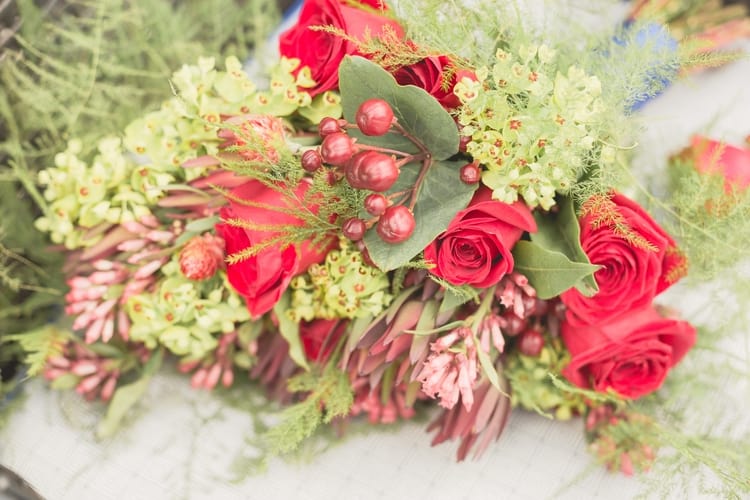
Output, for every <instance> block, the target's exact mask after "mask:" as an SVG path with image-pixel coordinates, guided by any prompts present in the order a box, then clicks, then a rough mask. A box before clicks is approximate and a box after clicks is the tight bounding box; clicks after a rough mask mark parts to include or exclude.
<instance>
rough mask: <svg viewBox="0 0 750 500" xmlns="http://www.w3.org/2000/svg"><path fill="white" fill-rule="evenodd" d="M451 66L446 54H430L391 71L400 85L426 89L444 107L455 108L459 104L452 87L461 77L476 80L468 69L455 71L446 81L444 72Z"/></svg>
mask: <svg viewBox="0 0 750 500" xmlns="http://www.w3.org/2000/svg"><path fill="white" fill-rule="evenodd" d="M450 66H452V62H451V60H450V58H448V56H431V57H426V58H424V59H422V60H421V61H419V62H417V63H414V64H412V65H411V66H403V67H401V68H399V69H398V70H396V72H395V73H393V76H394V78H396V81H397V82H398V83H399V84H401V85H414V86H416V87H419V88H421V89H424V90H425V91H427V93H428V94H430V95H431V96H432V97H434V98H435V99H436V100H437V101H438V102H439V103H440V104H442V105H443V106H444V107H446V108H455V107H457V106H459V105H460V104H461V101H459V99H458V96H456V94H454V93H453V87H455V86H456V83H458V82H460V81H461V79H462V78H464V77H466V78H471V79H472V80H476V75H474V73H472V72H471V71H468V70H464V69H461V70H458V71H455V72H454V73H453V74H452V75H451V77H450V79H449V80H448V81H447V82H444V77H443V75H444V73H445V72H446V71H447V70H448V69H449V68H450Z"/></svg>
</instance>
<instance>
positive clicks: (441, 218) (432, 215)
mask: <svg viewBox="0 0 750 500" xmlns="http://www.w3.org/2000/svg"><path fill="white" fill-rule="evenodd" d="M461 165H463V162H457V161H453V162H450V161H438V162H434V163H433V165H432V166H431V167H430V169H429V170H428V171H427V174H426V175H425V177H424V180H423V182H422V185H421V188H420V190H419V194H418V196H417V202H416V204H415V206H414V219H415V220H416V223H417V224H416V227H415V229H414V233H413V234H412V235H411V237H410V238H409V239H408V240H406V241H404V242H402V243H395V244H393V243H386V242H384V241H383V240H382V239H380V237H379V236H378V234H377V232H376V231H375V228H374V227H373V228H371V229H370V230H369V231H368V232H367V233H366V234H365V239H364V241H365V245H366V246H367V251H368V253H369V254H370V258H371V259H372V261H373V262H374V263H375V265H376V266H377V267H378V268H380V269H381V270H383V271H391V270H393V269H397V268H399V267H402V266H404V265H405V264H407V263H408V262H409V261H410V260H411V259H412V258H414V257H415V256H416V255H418V254H419V253H420V252H421V251H422V250H424V248H425V247H426V246H427V245H429V244H430V242H432V240H434V239H435V237H437V236H438V235H439V234H440V233H442V232H443V231H445V229H446V228H447V227H448V224H450V222H451V221H452V220H453V217H454V216H455V215H456V212H458V211H460V210H462V209H464V208H466V206H467V205H468V204H469V202H470V201H471V197H472V195H473V194H474V190H475V189H476V186H475V185H469V184H465V183H463V182H461V181H459V180H458V170H459V168H460V167H461ZM418 175H419V172H418V166H417V165H414V164H410V165H407V166H405V167H403V168H402V169H401V175H400V176H399V178H398V181H396V184H395V185H394V186H393V188H391V190H390V191H389V193H397V192H401V191H405V190H409V189H411V187H412V186H413V185H414V183H415V181H416V179H417V176H418Z"/></svg>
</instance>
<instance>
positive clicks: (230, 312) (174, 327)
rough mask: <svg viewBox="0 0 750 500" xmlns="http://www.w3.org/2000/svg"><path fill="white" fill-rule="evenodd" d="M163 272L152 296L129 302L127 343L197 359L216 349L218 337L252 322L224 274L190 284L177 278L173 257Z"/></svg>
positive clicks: (143, 295) (178, 275)
mask: <svg viewBox="0 0 750 500" xmlns="http://www.w3.org/2000/svg"><path fill="white" fill-rule="evenodd" d="M162 272H163V274H164V279H162V280H161V281H160V282H159V283H158V284H157V286H156V289H155V290H154V292H153V293H144V294H140V295H136V296H134V297H131V298H130V299H129V300H128V303H127V313H128V316H129V318H130V320H131V327H130V338H131V340H134V341H137V342H143V343H144V344H145V345H146V347H148V348H149V349H154V348H156V347H157V346H158V345H163V346H164V347H166V348H167V349H168V350H169V351H170V352H172V353H174V354H176V355H177V356H188V357H189V358H191V359H200V358H203V357H204V356H205V355H206V354H208V353H209V352H210V351H212V350H213V349H215V348H216V346H217V345H218V344H217V338H218V337H219V336H220V335H222V334H224V333H229V332H232V331H234V330H236V329H237V325H238V324H239V323H242V322H245V321H248V320H249V319H250V313H249V312H248V311H247V308H246V307H245V305H244V303H243V302H242V299H241V298H240V297H239V296H238V295H237V294H236V293H234V291H233V290H232V288H231V287H230V286H229V284H228V283H227V282H226V275H225V273H224V272H218V273H217V274H216V275H215V276H214V277H213V278H211V279H208V280H203V281H195V280H190V279H187V278H185V277H184V276H182V274H181V273H180V270H179V263H178V262H177V258H176V257H175V258H174V259H173V260H172V261H170V262H169V263H167V264H166V265H165V266H164V267H163V268H162Z"/></svg>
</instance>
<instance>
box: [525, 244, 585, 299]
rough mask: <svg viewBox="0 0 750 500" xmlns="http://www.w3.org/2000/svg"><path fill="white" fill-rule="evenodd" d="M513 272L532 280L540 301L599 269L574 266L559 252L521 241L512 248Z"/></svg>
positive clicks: (579, 265)
mask: <svg viewBox="0 0 750 500" xmlns="http://www.w3.org/2000/svg"><path fill="white" fill-rule="evenodd" d="M513 259H514V260H515V266H514V269H515V270H516V271H518V272H520V273H521V274H523V275H524V276H526V277H527V278H528V279H529V283H531V286H533V287H534V288H535V289H536V292H537V295H538V296H539V298H540V299H551V298H553V297H557V296H558V295H560V294H561V293H562V292H564V291H566V290H568V289H569V288H571V287H573V286H575V284H576V283H578V282H579V281H580V280H582V279H583V278H585V277H586V276H588V275H591V274H593V273H594V272H596V270H597V269H599V266H595V265H592V264H587V263H584V262H573V261H571V260H570V259H569V258H568V257H566V256H565V255H563V254H562V253H560V252H555V251H552V250H547V249H546V248H544V247H542V246H540V245H539V244H537V243H535V242H533V241H524V240H521V241H519V242H518V243H516V245H515V247H513Z"/></svg>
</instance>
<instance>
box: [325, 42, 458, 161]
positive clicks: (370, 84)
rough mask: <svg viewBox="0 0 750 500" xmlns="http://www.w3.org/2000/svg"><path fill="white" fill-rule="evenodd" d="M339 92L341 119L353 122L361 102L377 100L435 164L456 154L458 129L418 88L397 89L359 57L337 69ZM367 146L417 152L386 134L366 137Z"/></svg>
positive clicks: (401, 139) (382, 72)
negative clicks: (387, 105) (388, 106)
mask: <svg viewBox="0 0 750 500" xmlns="http://www.w3.org/2000/svg"><path fill="white" fill-rule="evenodd" d="M339 90H340V92H341V104H342V106H343V108H344V118H346V119H347V120H348V121H350V122H354V121H355V120H354V115H355V114H356V112H357V108H359V105H360V104H362V103H363V102H364V101H366V100H368V99H372V98H380V99H383V100H385V101H386V102H388V104H390V105H391V107H392V108H393V114H394V115H395V116H396V118H397V120H398V123H399V124H401V126H402V127H404V129H406V131H407V132H409V133H410V134H411V135H413V136H414V137H415V138H417V139H418V140H419V141H420V142H422V144H423V145H424V146H425V147H426V148H427V149H428V150H429V151H430V154H431V155H432V157H433V158H435V159H436V160H445V159H447V158H450V157H451V156H453V155H454V154H456V153H457V152H458V142H459V137H458V129H457V128H456V123H455V121H454V120H453V118H452V117H451V115H450V114H449V113H448V112H447V111H446V110H445V109H443V107H442V106H441V105H440V104H439V103H438V102H437V101H436V100H435V98H434V97H432V96H431V95H430V94H428V93H427V92H425V91H424V90H423V89H420V88H419V87H415V86H413V85H399V84H398V83H396V80H395V79H394V78H393V76H391V74H390V73H388V72H387V71H386V70H384V69H383V68H381V67H380V66H378V65H377V64H375V63H373V62H372V61H368V60H367V59H364V58H362V57H354V56H347V57H346V58H344V60H343V61H342V63H341V66H340V67H339ZM366 141H367V143H368V144H374V145H378V146H381V147H388V148H391V149H397V150H399V151H407V152H414V151H416V150H415V149H414V147H413V145H412V143H411V142H410V141H408V140H406V139H405V138H404V137H403V136H401V135H397V134H386V135H385V136H382V137H380V138H376V137H367V139H366Z"/></svg>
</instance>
